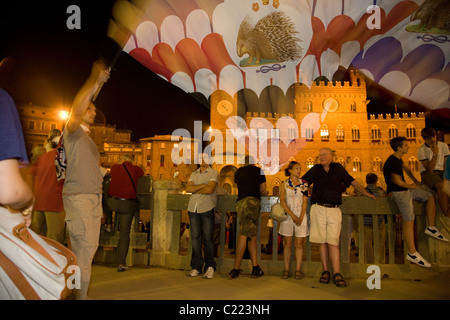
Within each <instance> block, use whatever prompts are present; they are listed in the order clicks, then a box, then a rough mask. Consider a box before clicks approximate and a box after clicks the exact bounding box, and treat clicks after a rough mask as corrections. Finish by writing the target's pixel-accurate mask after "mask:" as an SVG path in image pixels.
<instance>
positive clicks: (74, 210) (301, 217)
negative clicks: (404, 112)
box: [0, 61, 450, 299]
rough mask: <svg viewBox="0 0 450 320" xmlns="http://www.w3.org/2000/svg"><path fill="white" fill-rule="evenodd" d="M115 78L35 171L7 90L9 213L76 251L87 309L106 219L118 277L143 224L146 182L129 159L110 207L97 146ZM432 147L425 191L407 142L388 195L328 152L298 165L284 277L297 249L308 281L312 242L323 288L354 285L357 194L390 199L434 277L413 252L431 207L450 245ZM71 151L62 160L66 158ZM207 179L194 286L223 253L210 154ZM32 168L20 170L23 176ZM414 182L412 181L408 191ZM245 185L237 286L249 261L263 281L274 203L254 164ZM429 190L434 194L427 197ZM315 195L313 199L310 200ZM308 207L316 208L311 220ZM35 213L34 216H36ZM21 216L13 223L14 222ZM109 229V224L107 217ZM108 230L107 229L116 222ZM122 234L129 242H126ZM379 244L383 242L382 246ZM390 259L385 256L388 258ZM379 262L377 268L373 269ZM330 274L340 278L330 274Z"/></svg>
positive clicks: (287, 199)
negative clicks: (343, 264) (265, 210)
mask: <svg viewBox="0 0 450 320" xmlns="http://www.w3.org/2000/svg"><path fill="white" fill-rule="evenodd" d="M108 78H109V71H108V70H107V69H106V67H105V65H104V64H103V63H102V62H101V61H96V62H95V63H94V64H93V67H92V71H91V74H90V75H89V77H88V79H87V81H86V82H85V84H84V85H83V87H82V88H81V89H80V91H79V92H78V94H77V95H76V97H75V99H74V102H73V105H72V109H71V112H70V116H69V118H68V121H67V123H66V125H65V128H64V130H63V132H60V131H58V130H54V131H52V132H51V133H50V134H49V137H48V139H47V141H46V142H45V148H44V147H43V148H40V150H33V153H32V155H31V157H30V160H31V161H30V162H29V164H28V166H23V165H22V164H27V163H28V158H29V157H28V156H27V154H26V150H25V144H24V140H23V135H22V131H21V126H20V120H19V117H18V114H17V110H16V107H15V104H14V101H12V99H11V97H10V96H9V95H8V94H7V92H6V91H5V90H3V89H0V113H1V114H2V117H1V118H0V119H1V124H0V146H1V147H0V204H1V205H2V206H3V207H8V208H10V211H11V212H17V213H14V214H20V213H22V215H23V219H24V221H25V222H26V224H27V226H30V227H31V228H32V229H33V230H35V231H36V232H37V233H39V234H43V235H46V236H47V237H50V238H52V239H55V240H57V241H59V242H63V241H65V236H66V232H67V234H68V236H69V239H68V240H69V243H70V248H71V250H72V251H73V252H74V253H75V254H76V257H77V262H78V266H79V267H80V270H81V289H80V290H79V293H78V298H79V299H86V298H87V290H88V287H89V283H90V278H91V264H92V260H93V258H94V254H95V253H96V250H97V248H98V245H99V235H100V234H99V233H100V224H101V219H102V214H103V211H104V208H105V204H106V207H107V208H109V209H110V211H115V212H116V213H117V216H118V218H119V225H120V230H121V233H120V237H119V244H118V271H125V270H127V266H126V262H125V258H126V256H127V252H128V245H129V237H130V227H131V223H132V219H133V217H137V220H136V221H138V218H139V217H138V215H137V214H136V212H138V211H139V201H138V200H137V192H136V189H137V181H138V179H139V178H140V177H141V176H143V175H144V173H143V171H142V169H141V168H139V167H138V166H135V165H133V164H132V163H131V159H130V158H125V159H123V163H122V164H118V165H114V166H113V167H112V168H111V171H110V173H109V176H106V177H108V178H109V181H108V191H107V193H106V194H107V197H105V198H103V197H102V195H103V193H104V185H105V183H104V182H105V172H104V171H102V169H101V167H100V165H99V163H100V159H99V152H98V150H97V146H96V145H95V143H94V142H93V140H92V139H91V138H90V136H89V134H88V133H89V126H90V125H92V124H93V123H94V119H95V115H96V108H95V105H94V104H93V103H92V102H91V101H92V97H93V96H94V95H95V93H96V92H97V90H98V89H99V87H100V86H101V84H102V83H104V82H105V81H107V79H108ZM422 137H423V139H424V141H425V143H424V144H423V145H422V146H421V147H420V148H419V151H418V152H419V153H418V157H419V160H420V171H421V181H420V182H419V181H418V180H417V179H416V178H415V176H414V175H413V174H412V172H411V170H410V169H409V168H408V166H407V165H406V164H405V163H404V162H403V161H402V156H403V155H405V154H406V153H407V152H408V143H407V140H406V138H404V137H397V138H394V139H392V140H391V141H390V145H391V147H392V150H393V154H392V155H391V156H390V157H389V158H388V159H387V160H386V162H385V164H384V167H383V175H384V179H385V181H386V186H387V190H386V192H385V191H384V190H381V189H380V188H379V187H378V186H377V180H378V176H377V175H376V174H373V173H370V174H368V175H367V180H366V183H367V187H365V188H364V187H363V186H361V185H360V184H359V183H358V182H357V181H356V180H355V179H354V178H353V177H352V176H351V175H350V174H349V173H348V172H347V171H346V170H345V168H344V167H343V166H342V165H340V164H339V163H336V162H333V161H332V157H333V154H332V150H331V149H329V148H321V149H320V150H319V154H318V159H319V163H318V164H316V165H315V166H313V167H312V168H310V169H309V170H308V171H307V172H305V173H304V174H303V175H302V174H301V173H302V172H301V171H302V168H301V165H300V164H299V163H298V162H296V161H292V162H290V163H289V164H288V165H287V167H286V169H285V174H286V176H287V179H286V180H285V181H283V182H282V183H281V186H280V203H281V206H282V207H283V209H284V211H285V212H286V214H287V219H286V220H285V221H283V222H282V223H281V224H280V228H279V230H278V232H279V234H280V235H281V236H282V238H283V248H284V249H283V256H284V271H283V272H282V274H281V277H282V278H283V279H287V278H289V277H290V276H291V270H290V265H291V264H290V261H291V251H292V250H291V248H292V245H293V244H294V246H295V260H296V263H295V270H294V272H293V276H294V277H295V279H298V280H300V279H302V278H303V276H304V275H303V274H302V271H301V266H302V257H303V244H304V242H305V238H306V237H307V236H309V239H310V241H311V242H313V243H318V244H319V252H320V261H321V264H322V269H323V270H322V273H321V275H320V278H319V281H320V282H321V283H329V282H330V281H332V282H333V283H334V284H335V285H336V286H338V287H346V286H347V283H346V281H345V279H344V277H343V275H342V274H341V271H340V250H339V244H340V235H341V227H342V212H341V209H340V208H339V206H340V205H341V204H342V187H343V186H344V187H345V188H348V187H350V186H352V187H353V188H354V189H356V190H357V191H358V192H359V194H360V195H362V196H365V197H369V198H371V199H373V200H375V199H376V197H381V196H385V195H388V196H391V197H392V199H393V201H394V202H395V203H396V205H397V206H398V209H399V211H400V213H401V217H402V220H403V236H404V237H405V241H406V244H407V249H408V253H407V260H409V261H411V262H412V263H415V264H417V265H419V266H422V267H430V266H431V264H430V263H429V262H428V261H426V260H425V259H424V258H423V257H422V256H421V255H420V253H419V252H418V250H417V248H416V247H415V242H414V220H415V215H414V209H413V200H418V201H421V202H423V203H425V207H426V216H427V223H428V225H427V228H426V230H425V234H427V235H428V236H430V237H432V238H435V239H438V240H441V241H445V242H448V240H447V239H446V238H445V237H444V235H442V233H441V232H440V231H439V230H438V228H437V227H436V199H437V203H438V205H439V206H440V208H441V211H442V212H443V215H442V216H440V217H439V218H440V219H441V221H442V223H443V225H444V226H445V228H446V229H447V230H448V231H450V223H449V221H450V212H449V206H448V196H449V193H450V192H449V188H447V187H446V183H450V159H449V157H448V155H449V154H450V152H449V149H448V146H447V145H446V144H444V143H442V142H439V141H437V139H436V132H435V131H434V130H433V129H431V128H425V129H424V130H422ZM61 150H63V153H64V154H63V157H62V154H61ZM200 157H201V161H200V163H201V164H200V166H199V168H198V170H196V171H194V172H193V173H192V174H191V176H190V178H189V182H188V183H187V186H186V191H187V192H189V193H191V194H192V195H191V197H190V200H189V204H188V214H189V232H186V237H189V238H190V241H191V244H192V256H191V264H190V265H191V268H192V270H191V271H190V272H189V276H190V277H197V276H199V275H203V277H204V278H207V279H211V278H213V277H214V272H215V270H216V267H217V264H216V261H215V259H214V258H215V253H216V248H217V242H216V241H215V239H214V234H215V231H214V229H215V225H216V220H217V219H216V217H217V212H216V204H217V190H218V185H219V174H218V172H217V170H215V169H213V168H212V167H211V158H210V157H209V156H208V155H207V154H201V155H200ZM55 158H56V159H58V163H59V164H60V165H62V167H64V169H63V172H64V174H63V175H62V176H60V177H62V178H60V179H58V178H57V177H56V174H55ZM21 166H22V167H23V169H22V170H21V169H20V167H21ZM404 173H406V174H407V175H408V176H409V177H410V179H411V180H412V181H413V183H412V184H410V183H407V182H406V180H405V177H404ZM234 178H235V183H236V185H237V190H238V194H237V202H236V216H237V219H238V221H239V228H240V229H239V237H238V239H237V243H236V245H235V247H234V248H235V261H234V266H233V268H232V269H231V270H230V271H229V272H228V273H227V276H228V278H229V279H236V278H238V277H239V275H240V274H241V268H240V267H241V264H242V261H243V258H244V254H245V252H248V253H249V256H250V261H251V264H252V267H253V268H252V271H251V277H252V278H259V277H262V276H263V275H264V271H263V270H262V269H261V267H260V265H259V262H258V255H257V249H258V248H257V234H258V230H259V227H260V226H259V217H260V214H261V213H260V211H261V197H262V196H267V195H268V190H267V186H266V178H265V175H264V172H263V170H262V169H261V168H259V167H257V166H256V165H255V162H254V159H252V158H251V157H250V156H247V157H246V158H245V165H244V166H242V167H240V168H239V169H238V170H237V171H236V173H235V177H234ZM424 186H426V188H425V187H424ZM308 190H309V192H308ZM308 197H310V200H311V201H310V202H311V207H310V208H308V209H309V215H307V214H306V212H307V203H308ZM31 210H32V215H30V213H31ZM12 214H13V213H12ZM107 221H110V219H109V218H108V217H107ZM107 223H108V222H107ZM373 223H377V224H378V227H379V230H380V232H379V236H380V239H379V241H380V247H383V248H384V245H381V244H383V243H384V239H385V232H384V219H383V217H380V218H379V220H378V221H372V219H371V217H370V216H366V217H365V218H364V227H365V233H366V234H367V238H366V241H365V243H366V245H368V247H366V250H365V252H366V253H367V255H368V256H371V255H372V256H373V252H372V251H371V249H370V243H371V241H372V239H370V238H371V237H372V236H371V230H372V229H373V227H372V225H373ZM122 231H123V232H122ZM374 241H378V240H374ZM383 250H384V249H382V250H381V255H383V254H384V252H385V251H383ZM368 259H372V260H370V261H373V257H372V258H368ZM330 271H331V272H330Z"/></svg>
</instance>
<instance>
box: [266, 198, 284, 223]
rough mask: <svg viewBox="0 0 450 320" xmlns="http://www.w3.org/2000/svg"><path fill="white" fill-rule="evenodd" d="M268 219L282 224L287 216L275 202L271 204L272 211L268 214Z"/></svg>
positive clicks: (279, 204)
mask: <svg viewBox="0 0 450 320" xmlns="http://www.w3.org/2000/svg"><path fill="white" fill-rule="evenodd" d="M269 217H270V218H271V219H273V220H276V221H278V222H283V221H284V220H286V219H287V218H288V215H287V214H286V212H285V211H284V209H283V207H282V206H281V203H279V202H277V203H274V204H273V206H272V209H271V210H270V213H269Z"/></svg>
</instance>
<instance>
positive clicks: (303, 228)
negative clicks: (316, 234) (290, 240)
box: [278, 214, 309, 238]
mask: <svg viewBox="0 0 450 320" xmlns="http://www.w3.org/2000/svg"><path fill="white" fill-rule="evenodd" d="M308 231H309V230H308V219H307V218H306V214H305V217H304V218H303V221H302V224H301V225H300V226H297V225H296V224H295V223H294V221H292V219H291V217H288V218H287V219H286V220H284V221H283V222H282V223H280V230H279V231H278V233H279V234H281V235H282V236H285V237H292V236H293V235H294V234H295V236H296V237H297V238H305V237H307V236H308V235H309V232H308Z"/></svg>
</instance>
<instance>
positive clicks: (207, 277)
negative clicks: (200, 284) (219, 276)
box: [203, 267, 214, 279]
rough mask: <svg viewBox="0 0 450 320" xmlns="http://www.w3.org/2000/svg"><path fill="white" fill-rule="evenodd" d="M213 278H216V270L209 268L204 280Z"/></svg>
mask: <svg viewBox="0 0 450 320" xmlns="http://www.w3.org/2000/svg"><path fill="white" fill-rule="evenodd" d="M213 277H214V268H213V267H208V269H206V272H205V275H204V276H203V278H205V279H212V278H213Z"/></svg>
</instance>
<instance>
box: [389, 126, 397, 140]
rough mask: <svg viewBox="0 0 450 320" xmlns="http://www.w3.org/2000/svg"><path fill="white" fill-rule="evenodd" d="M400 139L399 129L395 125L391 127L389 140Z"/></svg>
mask: <svg viewBox="0 0 450 320" xmlns="http://www.w3.org/2000/svg"><path fill="white" fill-rule="evenodd" d="M397 137H398V129H397V127H396V126H395V125H394V124H393V125H391V126H390V127H389V139H393V138H397Z"/></svg>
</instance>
